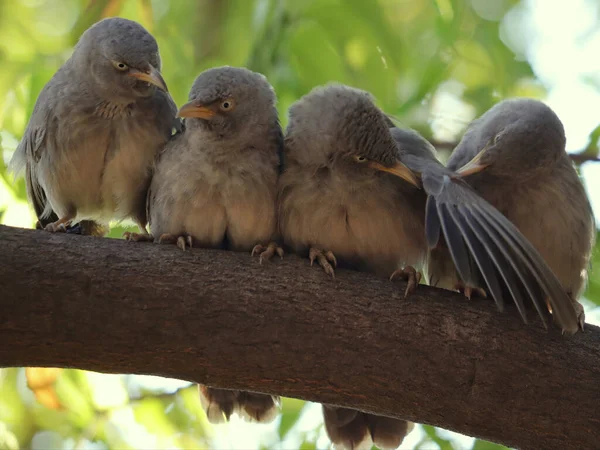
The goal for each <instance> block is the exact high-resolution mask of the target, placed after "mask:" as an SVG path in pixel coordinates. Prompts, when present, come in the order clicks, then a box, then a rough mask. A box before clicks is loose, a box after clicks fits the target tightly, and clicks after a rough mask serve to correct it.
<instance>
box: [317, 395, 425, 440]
mask: <svg viewBox="0 0 600 450" xmlns="http://www.w3.org/2000/svg"><path fill="white" fill-rule="evenodd" d="M323 419H324V422H325V429H326V430H327V435H328V436H329V439H330V440H331V442H332V443H333V445H334V448H335V449H336V450H362V449H365V450H368V449H370V448H371V446H373V445H375V446H376V447H378V448H380V449H384V450H388V449H389V450H391V449H396V448H398V447H400V444H402V441H403V440H404V437H405V436H406V435H407V434H408V433H410V431H411V430H412V429H413V427H414V424H413V423H412V422H407V421H405V420H401V419H393V418H391V417H384V416H376V415H374V414H367V413H364V412H361V411H357V410H354V409H348V408H338V407H336V406H329V405H323Z"/></svg>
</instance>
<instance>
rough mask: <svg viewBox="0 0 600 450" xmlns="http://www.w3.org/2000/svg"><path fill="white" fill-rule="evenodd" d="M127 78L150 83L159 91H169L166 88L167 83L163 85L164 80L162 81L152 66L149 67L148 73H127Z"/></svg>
mask: <svg viewBox="0 0 600 450" xmlns="http://www.w3.org/2000/svg"><path fill="white" fill-rule="evenodd" d="M129 76H130V77H133V78H136V79H138V80H141V81H145V82H146V83H150V84H152V85H154V86H156V87H157V88H158V89H160V90H161V91H164V92H169V89H168V88H167V83H165V80H164V79H163V77H162V75H161V74H160V72H159V71H158V70H157V69H155V68H154V67H152V66H150V71H149V72H139V71H132V72H130V73H129Z"/></svg>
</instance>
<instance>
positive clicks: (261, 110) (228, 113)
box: [178, 66, 279, 139]
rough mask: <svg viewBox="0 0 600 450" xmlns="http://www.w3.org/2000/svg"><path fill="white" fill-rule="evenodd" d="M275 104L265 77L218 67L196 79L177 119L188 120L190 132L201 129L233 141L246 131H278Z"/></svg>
mask: <svg viewBox="0 0 600 450" xmlns="http://www.w3.org/2000/svg"><path fill="white" fill-rule="evenodd" d="M275 102H276V97H275V92H274V91H273V88H272V87H271V85H270V84H269V82H268V81H267V79H266V77H265V76H264V75H261V74H259V73H256V72H252V71H251V70H248V69H244V68H238V67H229V66H225V67H217V68H213V69H209V70H206V71H204V72H202V73H201V74H200V75H199V76H198V77H197V78H196V81H194V84H193V85H192V89H191V90H190V94H189V101H188V103H186V104H185V105H183V106H182V107H181V108H180V109H179V112H178V116H179V117H184V118H185V121H186V127H187V128H189V129H194V128H196V129H197V128H200V129H202V130H205V131H207V132H209V133H211V134H214V135H215V137H217V138H219V139H227V138H234V137H235V136H237V135H240V134H241V133H242V132H243V131H244V130H249V131H250V132H251V133H265V132H268V131H269V130H270V129H271V128H273V127H276V128H278V127H279V122H278V119H277V111H276V109H275ZM244 136H245V134H244Z"/></svg>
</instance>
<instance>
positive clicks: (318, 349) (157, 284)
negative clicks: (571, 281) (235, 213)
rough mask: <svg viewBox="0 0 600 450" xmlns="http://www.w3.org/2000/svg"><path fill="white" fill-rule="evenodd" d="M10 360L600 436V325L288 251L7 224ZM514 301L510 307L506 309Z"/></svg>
mask: <svg viewBox="0 0 600 450" xmlns="http://www.w3.org/2000/svg"><path fill="white" fill-rule="evenodd" d="M0 286H1V294H0V309H1V310H2V314H0V342H1V345H0V366H55V367H77V368H81V369H89V370H96V371H100V372H116V373H138V374H154V375H162V376H167V377H174V378H181V379H186V380H190V381H196V382H202V383H206V384H209V385H212V386H215V387H223V388H233V389H245V390H251V391H256V392H265V393H272V394H281V395H284V396H288V397H297V398H302V399H306V400H312V401H317V402H326V403H331V404H337V405H343V406H349V407H353V408H357V409H362V410H365V411H370V412H374V413H378V414H383V415H389V416H395V417H402V418H405V419H410V420H414V421H416V422H420V423H428V424H432V425H437V426H441V427H444V428H447V429H450V430H456V431H459V432H462V433H465V434H469V435H472V436H477V437H481V438H485V439H488V440H492V441H496V442H501V443H504V444H506V445H510V446H516V447H521V448H545V449H549V448H561V449H565V448H595V447H597V446H598V443H599V442H600V332H599V330H598V328H597V327H594V326H588V327H587V328H586V331H585V333H578V334H577V335H575V336H573V337H569V338H566V337H562V336H560V333H559V332H558V331H556V329H554V328H552V329H551V330H550V331H545V330H544V329H543V328H542V327H541V325H540V323H539V322H538V321H536V320H535V318H534V314H531V317H532V322H533V323H532V324H531V325H529V326H526V325H524V324H523V323H522V322H521V320H520V319H519V318H518V316H517V314H516V313H515V311H513V310H509V311H508V312H506V313H499V312H497V311H496V307H495V306H494V304H493V303H492V302H490V301H486V300H478V301H475V300H474V301H471V302H468V301H466V300H465V299H463V298H462V297H461V296H459V295H455V294H453V293H450V292H446V291H441V290H437V289H433V288H429V287H425V286H423V287H419V289H417V292H416V293H415V294H414V295H412V296H411V297H410V298H408V299H406V300H404V299H403V298H402V293H403V286H402V285H400V284H399V283H391V282H389V281H387V280H383V279H377V278H375V277H373V276H370V275H367V274H362V273H356V272H350V271H344V270H338V272H337V274H336V279H335V280H331V279H329V278H328V277H327V276H326V275H325V274H324V273H323V272H322V271H320V270H319V269H317V268H310V267H309V265H308V263H307V262H306V261H303V260H301V259H299V258H297V257H295V256H286V258H284V260H282V261H279V260H277V261H274V262H272V263H265V264H263V265H262V266H261V265H259V264H258V260H257V259H256V258H251V257H250V255H247V254H240V253H237V254H236V253H232V252H224V251H208V250H196V249H194V250H193V251H190V252H186V253H183V252H181V251H180V250H179V249H177V248H176V247H175V246H158V245H152V244H142V243H130V242H125V241H121V240H110V239H99V238H91V237H80V236H73V235H66V236H65V235H59V234H54V235H53V234H49V233H46V232H42V231H31V230H22V229H15V228H9V227H2V226H0ZM509 309H510V308H509Z"/></svg>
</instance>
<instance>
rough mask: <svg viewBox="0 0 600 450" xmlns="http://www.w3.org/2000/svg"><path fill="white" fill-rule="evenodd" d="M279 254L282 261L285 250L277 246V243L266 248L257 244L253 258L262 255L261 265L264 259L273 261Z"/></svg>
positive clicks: (272, 243)
mask: <svg viewBox="0 0 600 450" xmlns="http://www.w3.org/2000/svg"><path fill="white" fill-rule="evenodd" d="M275 253H277V255H278V256H279V258H280V259H283V248H281V247H280V246H279V245H277V243H276V242H269V244H268V245H267V246H266V247H265V246H264V245H262V244H256V245H255V246H254V248H253V249H252V253H251V256H254V255H260V258H259V260H258V261H259V264H262V263H263V259H267V260H269V259H271V258H272V257H273V255H274V254H275Z"/></svg>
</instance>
